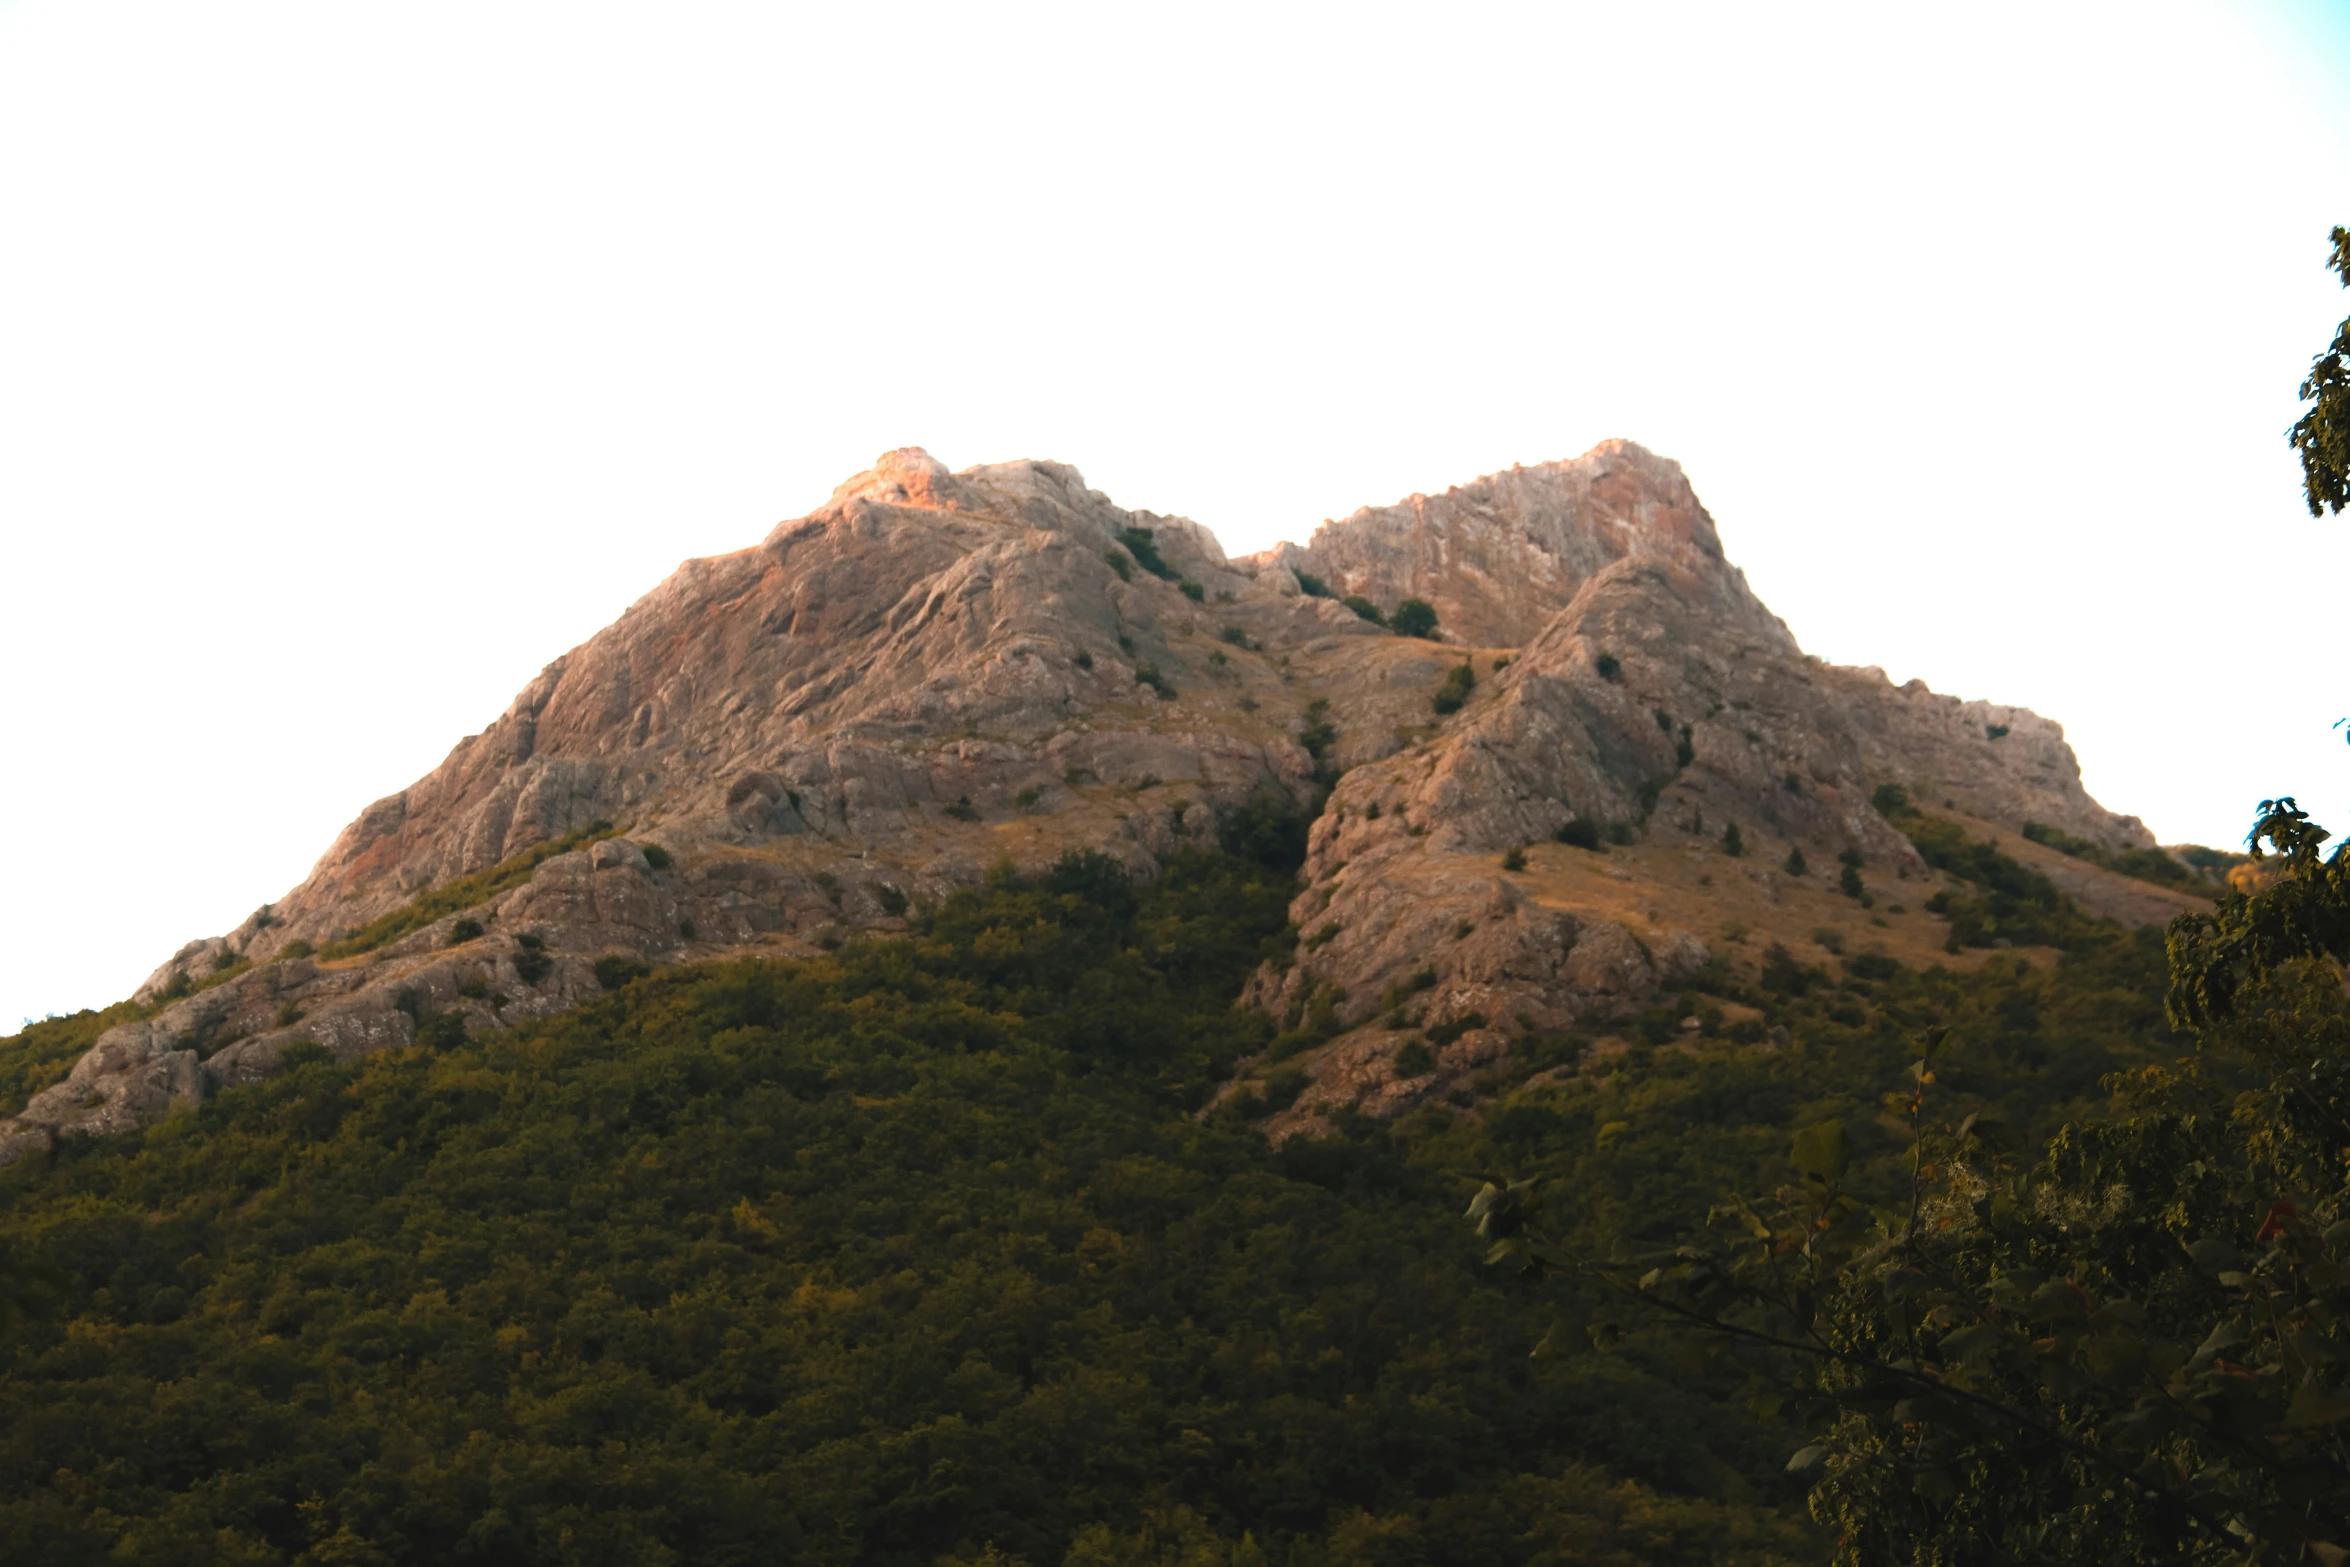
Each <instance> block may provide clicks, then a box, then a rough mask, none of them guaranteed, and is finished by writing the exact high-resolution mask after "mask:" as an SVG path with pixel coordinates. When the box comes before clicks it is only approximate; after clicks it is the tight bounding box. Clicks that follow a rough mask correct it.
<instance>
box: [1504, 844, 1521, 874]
mask: <svg viewBox="0 0 2350 1567" xmlns="http://www.w3.org/2000/svg"><path fill="white" fill-rule="evenodd" d="M1501 868H1502V869H1503V870H1505V871H1513V872H1515V871H1522V870H1524V869H1525V868H1526V851H1525V850H1523V849H1512V850H1510V852H1509V853H1507V854H1505V855H1503V856H1502V857H1501Z"/></svg>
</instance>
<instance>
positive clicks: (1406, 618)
mask: <svg viewBox="0 0 2350 1567" xmlns="http://www.w3.org/2000/svg"><path fill="white" fill-rule="evenodd" d="M1387 627H1388V629H1389V630H1390V631H1393V632H1394V633H1395V634H1396V635H1397V636H1399V637H1427V638H1433V637H1434V636H1435V635H1436V606H1435V605H1433V604H1431V603H1429V602H1428V601H1427V600H1426V599H1405V600H1404V601H1403V602H1402V603H1401V604H1398V605H1396V606H1395V613H1394V614H1393V615H1390V616H1389V617H1388V618H1387Z"/></svg>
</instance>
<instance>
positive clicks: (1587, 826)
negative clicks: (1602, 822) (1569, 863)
mask: <svg viewBox="0 0 2350 1567" xmlns="http://www.w3.org/2000/svg"><path fill="white" fill-rule="evenodd" d="M1552 836H1554V837H1556V838H1557V839H1558V841H1559V842H1561V843H1563V844H1565V845H1567V846H1568V847H1569V848H1572V849H1596V848H1598V847H1599V823H1597V822H1595V821H1593V820H1592V819H1591V818H1590V817H1588V816H1574V817H1569V818H1568V820H1567V824H1566V825H1565V826H1564V827H1561V828H1560V829H1559V830H1558V831H1557V832H1556V833H1555V834H1553V835H1552Z"/></svg>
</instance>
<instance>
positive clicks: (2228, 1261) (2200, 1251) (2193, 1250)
mask: <svg viewBox="0 0 2350 1567" xmlns="http://www.w3.org/2000/svg"><path fill="white" fill-rule="evenodd" d="M2187 1255H2188V1256H2190V1257H2192V1258H2194V1259H2195V1261H2196V1262H2197V1264H2199V1265H2200V1266H2202V1267H2206V1268H2209V1269H2211V1271H2212V1272H2214V1273H2217V1272H2219V1271H2220V1270H2221V1269H2223V1268H2234V1267H2236V1266H2238V1265H2239V1264H2241V1263H2242V1262H2243V1260H2244V1259H2243V1257H2242V1256H2241V1255H2239V1254H2238V1253H2237V1251H2236V1248H2235V1247H2233V1246H2230V1245H2229V1244H2228V1243H2227V1242H2226V1241H2223V1240H2221V1239H2220V1238H2219V1237H2218V1236H2216V1235H2206V1236H2204V1237H2203V1238H2202V1239H2200V1240H2195V1241H2189V1242H2188V1243H2187Z"/></svg>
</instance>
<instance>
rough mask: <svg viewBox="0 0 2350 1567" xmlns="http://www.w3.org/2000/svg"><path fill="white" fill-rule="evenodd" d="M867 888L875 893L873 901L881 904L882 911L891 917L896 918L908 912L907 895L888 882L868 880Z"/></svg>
mask: <svg viewBox="0 0 2350 1567" xmlns="http://www.w3.org/2000/svg"><path fill="white" fill-rule="evenodd" d="M865 890H866V891H867V892H870V893H872V894H873V901H874V902H875V903H878V904H880V905H881V912H882V913H884V914H886V915H888V916H889V917H890V918H891V919H896V918H897V917H898V916H899V915H901V914H903V913H905V912H906V895H905V894H904V893H903V892H901V891H899V890H898V889H897V888H895V887H893V886H891V885H890V884H889V883H888V882H886V881H872V882H867V883H866V884H865Z"/></svg>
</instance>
